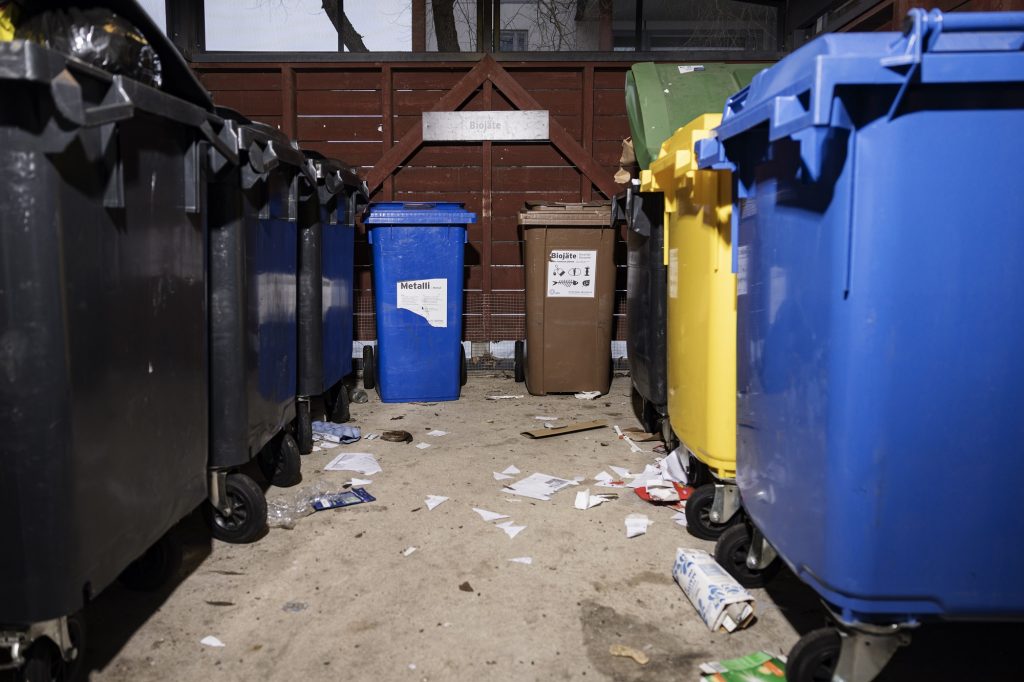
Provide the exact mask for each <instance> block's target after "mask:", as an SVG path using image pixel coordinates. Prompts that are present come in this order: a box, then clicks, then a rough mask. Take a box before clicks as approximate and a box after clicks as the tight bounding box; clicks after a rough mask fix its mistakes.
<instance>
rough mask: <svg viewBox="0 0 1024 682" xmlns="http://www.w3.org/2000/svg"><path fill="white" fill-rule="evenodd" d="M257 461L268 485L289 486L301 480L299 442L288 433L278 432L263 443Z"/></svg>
mask: <svg viewBox="0 0 1024 682" xmlns="http://www.w3.org/2000/svg"><path fill="white" fill-rule="evenodd" d="M258 461H259V465H260V471H262V472H263V477H264V478H266V479H267V483H269V484H270V485H274V486H277V487H278V488H290V487H292V486H293V485H298V484H299V482H301V481H302V456H301V455H300V454H299V444H298V443H296V442H295V439H294V438H292V436H291V434H290V433H284V432H282V433H279V434H277V436H275V437H274V439H273V440H271V441H270V442H269V443H267V444H266V445H264V446H263V449H262V450H260V454H259V457H258Z"/></svg>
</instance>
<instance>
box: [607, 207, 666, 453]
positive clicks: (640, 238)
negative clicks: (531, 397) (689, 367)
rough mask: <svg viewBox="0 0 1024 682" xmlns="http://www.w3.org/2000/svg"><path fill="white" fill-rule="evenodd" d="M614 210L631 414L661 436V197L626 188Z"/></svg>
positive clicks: (663, 384)
mask: <svg viewBox="0 0 1024 682" xmlns="http://www.w3.org/2000/svg"><path fill="white" fill-rule="evenodd" d="M615 206H616V209H615V211H616V215H615V218H616V219H617V220H625V221H626V247H627V250H628V261H627V262H628V268H627V272H626V277H627V279H626V321H627V326H628V333H627V337H626V355H627V356H628V358H629V375H630V378H631V381H632V383H633V386H632V403H633V412H634V414H635V415H636V418H637V419H638V420H640V423H641V424H642V425H643V427H644V429H645V430H646V431H649V432H651V433H661V432H662V430H663V428H664V425H665V424H666V423H667V419H668V416H667V415H668V394H667V390H666V383H667V355H666V353H667V347H666V341H665V331H666V320H667V313H666V306H667V299H666V293H667V292H666V287H667V272H668V269H667V267H666V265H665V253H664V248H665V213H664V195H663V194H662V193H661V192H638V191H637V190H636V188H635V187H630V188H628V189H627V191H626V195H625V196H624V197H620V198H619V199H617V200H616V202H615Z"/></svg>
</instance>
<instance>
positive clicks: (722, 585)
mask: <svg viewBox="0 0 1024 682" xmlns="http://www.w3.org/2000/svg"><path fill="white" fill-rule="evenodd" d="M672 577H673V578H675V580H676V582H677V583H679V587H681V588H682V589H683V592H684V593H686V596H687V598H688V599H689V600H690V603H691V604H693V606H694V608H696V609H697V612H698V613H699V614H700V617H701V618H702V619H703V620H704V624H705V625H707V626H708V629H709V630H711V631H712V632H733V631H734V630H736V629H738V628H743V627H746V626H747V625H749V624H750V622H751V621H752V620H753V619H754V597H753V595H751V594H750V593H749V592H747V591H746V590H745V589H744V588H743V586H742V585H740V584H739V583H738V582H736V579H735V578H733V577H732V576H731V575H729V574H728V573H727V572H726V570H725V569H724V568H722V567H721V566H720V565H719V564H718V562H716V561H715V560H714V558H713V557H712V556H711V555H710V554H708V553H707V552H705V551H704V550H702V549H685V548H683V547H680V548H679V549H677V550H676V563H675V565H674V566H673V567H672Z"/></svg>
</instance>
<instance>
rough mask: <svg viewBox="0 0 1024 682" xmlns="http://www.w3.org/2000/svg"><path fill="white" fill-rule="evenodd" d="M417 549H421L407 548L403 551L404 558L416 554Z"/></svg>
mask: <svg viewBox="0 0 1024 682" xmlns="http://www.w3.org/2000/svg"><path fill="white" fill-rule="evenodd" d="M417 549H419V548H418V547H406V548H405V549H404V550H402V556H409V555H410V554H412V553H413V552H415V551H416V550H417Z"/></svg>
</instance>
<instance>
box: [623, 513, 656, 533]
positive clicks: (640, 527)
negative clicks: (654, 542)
mask: <svg viewBox="0 0 1024 682" xmlns="http://www.w3.org/2000/svg"><path fill="white" fill-rule="evenodd" d="M649 525H651V520H650V519H649V518H647V517H646V516H645V515H643V514H630V515H629V516H627V517H626V537H627V538H635V537H636V536H638V535H643V534H645V533H646V532H647V526H649Z"/></svg>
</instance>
